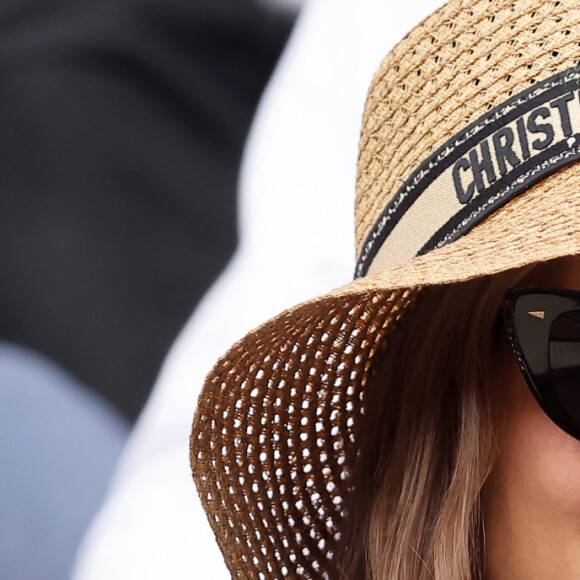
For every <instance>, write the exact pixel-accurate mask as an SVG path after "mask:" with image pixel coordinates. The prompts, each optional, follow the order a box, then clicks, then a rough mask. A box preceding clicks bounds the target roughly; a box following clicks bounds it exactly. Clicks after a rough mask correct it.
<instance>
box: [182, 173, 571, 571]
mask: <svg viewBox="0 0 580 580" xmlns="http://www.w3.org/2000/svg"><path fill="white" fill-rule="evenodd" d="M579 218H580V164H576V165H572V166H569V167H567V168H566V169H563V170H561V171H560V172H558V173H556V174H554V175H552V176H550V177H549V178H547V179H545V180H544V181H542V182H540V183H539V184H537V185H535V186H534V187H532V188H531V189H530V190H529V191H527V192H525V193H523V194H522V195H520V196H519V197H517V198H516V199H514V200H513V201H511V202H510V203H509V204H507V205H506V206H504V207H503V208H501V209H500V210H498V211H497V212H496V213H495V214H493V215H492V216H491V217H489V218H488V219H487V220H485V221H484V222H483V223H481V224H480V225H478V226H477V227H475V228H474V229H473V230H472V231H471V232H469V233H468V234H466V235H465V236H463V237H462V238H460V239H458V240H457V241H455V242H454V243H452V244H449V245H447V246H445V247H443V248H441V249H438V250H434V251H432V252H430V253H428V254H426V255H424V256H420V257H417V258H415V259H413V260H411V261H410V262H408V263H406V264H403V265H401V266H398V267H396V268H393V269H391V270H388V271H384V272H381V273H378V274H375V275H372V276H368V277H365V278H361V279H359V280H356V281H354V282H351V283H350V284H347V285H345V286H343V287H341V288H339V289H337V290H335V291H333V292H331V293H330V294H327V295H325V296H322V297H319V298H316V299H314V300H311V301H309V302H306V303H304V304H301V305H298V306H296V307H294V308H292V309H290V310H287V311H286V312H284V313H282V314H280V315H279V316H277V317H276V318H274V319H272V320H270V321H268V322H266V323H265V324H264V325H262V326H261V327H259V328H258V329H256V330H254V331H252V332H251V333H249V334H248V335H247V336H246V337H245V338H244V339H242V340H241V341H239V342H238V343H237V344H236V345H234V346H233V347H232V348H231V349H230V351H229V352H228V353H227V354H226V355H225V356H224V357H223V358H222V359H221V360H220V361H219V362H218V363H217V365H216V366H215V368H214V369H213V370H212V372H211V373H210V375H209V376H208V378H207V381H206V383H205V386H204V389H203V392H202V393H201V396H200V399H199V406H198V409H197V412H196V415H195V419H194V424H193V432H192V436H191V464H192V468H193V475H194V479H195V482H196V484H197V487H198V491H199V493H200V496H201V499H202V502H203V505H204V507H205V510H206V512H207V514H208V517H209V520H210V523H211V525H212V527H213V530H214V532H215V534H216V537H217V540H218V543H219V545H220V547H221V549H222V551H223V553H224V556H225V559H226V563H227V565H228V567H229V569H230V571H231V573H232V575H233V577H236V578H259V577H260V578H280V577H295V576H297V575H303V576H304V577H307V578H312V577H324V576H325V575H326V576H327V577H331V578H332V577H333V568H332V556H333V549H334V546H335V544H336V542H337V541H338V539H339V538H340V532H341V521H342V519H343V516H344V513H343V512H344V508H343V504H344V501H343V500H344V497H345V496H346V494H347V493H349V491H348V482H349V473H350V472H349V466H350V465H352V460H353V458H354V456H355V454H356V437H355V434H356V432H357V424H358V422H359V421H360V420H361V418H362V417H363V415H362V413H361V411H362V409H363V405H362V400H363V398H364V386H365V383H366V381H367V378H368V376H369V372H370V370H371V369H372V368H373V365H374V364H375V361H376V356H377V353H378V352H379V349H380V348H384V347H385V346H386V348H388V341H389V340H391V339H392V338H393V336H396V323H397V320H400V319H401V317H402V316H403V314H404V313H405V311H406V310H407V308H408V307H409V306H410V305H411V304H412V303H413V301H414V300H415V298H416V296H417V294H418V292H420V289H421V287H424V286H427V285H436V284H450V283H455V282H459V281H464V280H468V279H470V278H474V277H478V276H483V275H490V274H496V273H499V272H504V271H506V270H510V269H514V268H521V267H523V266H526V265H529V264H533V263H536V262H542V261H547V260H551V259H555V258H558V257H562V256H568V255H574V254H580V219H579Z"/></svg>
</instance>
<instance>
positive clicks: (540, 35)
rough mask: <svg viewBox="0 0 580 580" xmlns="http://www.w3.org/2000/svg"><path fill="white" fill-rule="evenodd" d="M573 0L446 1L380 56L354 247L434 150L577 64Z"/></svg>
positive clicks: (579, 16)
mask: <svg viewBox="0 0 580 580" xmlns="http://www.w3.org/2000/svg"><path fill="white" fill-rule="evenodd" d="M579 26H580V3H578V2H576V1H575V0H563V1H549V2H539V1H532V0H514V1H509V0H505V1H502V0H479V1H475V2H473V1H471V2H467V1H463V2H450V3H449V4H447V5H445V6H444V7H443V8H442V9H440V10H439V11H438V12H436V13H435V14H434V15H432V16H431V17H430V18H428V19H426V20H425V21H424V22H423V23H422V24H421V25H419V26H418V27H417V28H416V29H414V30H413V31H412V32H411V33H410V34H409V35H408V36H407V37H406V38H405V39H404V40H403V41H402V42H401V43H400V44H399V45H398V46H397V47H396V48H395V49H394V50H393V51H392V52H391V53H390V54H389V55H388V56H387V57H386V58H385V59H384V61H383V63H382V65H381V67H380V68H379V71H378V72H377V74H376V75H375V78H374V81H373V85H372V87H371V91H370V94H369V98H368V101H367V106H366V111H365V118H364V126H363V133H362V135H363V136H362V140H361V145H360V160H359V179H358V188H357V189H358V191H357V203H356V215H357V220H356V222H357V229H356V234H357V235H356V241H357V254H359V253H360V251H361V247H362V244H363V242H364V240H365V238H366V236H367V234H368V232H369V230H370V229H371V227H372V225H373V224H374V222H375V220H376V217H377V215H378V213H380V211H381V210H382V209H383V207H385V205H386V203H387V202H388V200H389V198H390V197H392V195H393V194H394V193H395V191H396V190H397V189H399V186H400V185H401V184H402V183H403V182H404V180H405V179H406V178H407V177H408V176H409V174H410V173H411V172H412V171H413V170H414V169H416V168H417V167H418V166H419V165H420V163H421V162H422V161H424V160H425V159H426V158H427V157H428V156H429V155H430V154H431V153H433V151H435V150H436V149H437V148H438V147H440V146H441V145H442V144H443V143H444V142H445V141H447V140H448V139H449V138H450V137H451V136H452V135H454V134H455V133H457V132H458V131H459V130H460V129H461V128H462V127H466V126H468V125H469V124H470V123H472V122H474V121H475V120H476V119H477V118H479V117H480V116H481V115H482V114H483V113H485V112H487V111H489V110H490V109H493V108H494V107H497V106H498V105H500V104H501V103H503V102H504V101H506V100H507V99H508V98H509V97H510V96H512V95H513V94H516V93H519V92H521V91H523V90H525V89H527V88H529V87H530V86H531V85H532V84H534V83H535V82H537V81H538V80H542V79H546V78H548V77H550V76H552V75H553V74H554V73H556V72H558V71H563V70H567V69H569V68H572V67H575V66H577V65H578V62H579V57H580V49H579V41H580V29H579Z"/></svg>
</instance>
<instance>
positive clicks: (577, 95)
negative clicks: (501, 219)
mask: <svg viewBox="0 0 580 580" xmlns="http://www.w3.org/2000/svg"><path fill="white" fill-rule="evenodd" d="M578 159H580V70H579V69H577V68H574V69H571V70H568V71H566V72H563V73H559V74H557V75H555V76H553V77H551V78H549V79H547V80H545V81H542V82H541V83H537V84H535V85H533V86H532V87H530V88H529V89H528V90H526V91H524V92H522V93H520V94H518V95H516V96H514V97H512V98H510V99H509V100H508V101H506V102H505V103H504V104H502V105H500V106H499V107H496V108H495V109H493V110H492V111H490V112H488V113H486V114H485V115H484V116H482V117H481V118H480V119H479V120H477V121H476V122H475V123H473V124H471V125H470V126H469V127H467V128H466V129H464V130H463V131H462V132H460V133H458V134H457V135H455V136H454V137H453V138H452V139H450V140H449V141H448V142H447V143H445V144H444V145H443V146H442V147H440V148H439V149H438V150H437V151H436V152H435V153H434V154H433V155H432V156H431V157H430V158H429V159H428V160H427V161H426V162H424V163H423V164H422V165H421V166H420V167H419V168H418V169H417V170H416V171H415V172H414V173H413V174H412V175H411V177H410V178H409V179H408V180H407V181H406V182H405V184H404V185H403V187H401V189H400V190H399V192H398V193H397V194H396V195H395V196H394V197H393V198H392V200H391V201H390V203H389V204H388V205H387V207H386V208H385V209H384V211H383V212H382V214H381V216H380V217H379V219H378V220H377V222H376V223H375V225H374V227H373V229H372V230H371V232H370V234H369V235H368V237H367V239H366V242H365V244H364V245H363V249H362V252H361V255H360V256H359V259H358V262H357V268H356V277H361V276H365V275H366V274H372V273H375V272H379V271H382V270H385V269H387V268H389V267H393V266H396V265H398V264H400V263H403V262H406V261H407V260H409V259H411V258H412V257H414V256H416V255H420V254H424V253H426V252H428V251H430V250H431V249H434V248H437V247H441V246H443V245H445V244H447V243H450V242H453V241H454V240H456V239H457V238H458V237H460V236H461V235H463V234H465V233H466V232H468V231H469V230H470V229H471V228H473V227H474V226H475V225H476V224H478V223H479V222H481V221H482V220H483V219H484V218H485V217H486V216H488V215H490V214H491V213H493V212H494V211H495V210H497V209H498V208H499V207H501V206H502V205H504V204H505V203H506V202H507V201H509V200H510V199H512V198H514V197H515V196H517V195H519V194H521V193H522V192H524V191H525V190H526V189H528V188H529V187H530V186H532V185H533V184H535V183H537V182H538V181H540V180H542V179H544V178H546V177H547V176H548V175H550V174H551V173H553V172H554V171H556V170H558V169H559V168H561V167H563V166H565V165H568V164H570V163H572V162H574V161H576V160H578ZM426 215H428V216H429V217H428V219H425V216H426Z"/></svg>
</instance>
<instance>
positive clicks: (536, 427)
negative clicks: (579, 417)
mask: <svg viewBox="0 0 580 580" xmlns="http://www.w3.org/2000/svg"><path fill="white" fill-rule="evenodd" d="M521 285H522V286H542V287H547V288H567V289H574V290H580V258H578V257H574V258H563V259H560V260H558V261H557V262H552V263H549V264H546V265H542V266H539V267H538V268H536V269H535V270H534V271H533V272H532V273H531V274H530V275H529V276H528V277H527V278H525V279H524V281H523V282H522V284H521ZM498 355H499V356H498V364H497V368H496V369H495V374H494V384H493V385H491V400H492V414H493V417H494V424H495V429H496V433H497V446H498V450H499V455H498V459H497V461H496V463H495V465H494V468H493V470H492V473H491V475H490V478H489V480H488V483H487V484H486V488H485V491H484V520H485V533H486V580H575V579H580V441H577V440H576V439H574V438H573V437H571V436H570V435H568V434H566V433H565V432H564V431H562V430H561V429H560V428H559V427H557V426H556V425H555V424H554V423H552V421H551V420H550V419H549V418H548V417H547V415H546V414H545V413H544V412H543V411H542V409H541V408H540V407H539V405H538V403H537V402H536V400H535V399H534V397H533V395H532V394H531V392H530V389H529V388H528V386H527V384H526V381H525V379H524V377H523V375H522V373H521V371H520V370H519V367H518V365H517V363H516V361H515V357H514V354H513V352H512V351H511V348H510V347H509V346H507V345H506V346H505V348H504V347H503V345H502V347H501V348H500V352H499V353H498ZM578 386H579V388H580V384H579V385H578Z"/></svg>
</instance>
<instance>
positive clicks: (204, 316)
mask: <svg viewBox="0 0 580 580" xmlns="http://www.w3.org/2000/svg"><path fill="white" fill-rule="evenodd" d="M442 3H443V2H442V0H410V1H409V2H393V1H392V0H311V1H310V2H307V3H306V6H305V8H304V9H303V11H302V13H301V15H300V17H299V20H298V23H297V25H296V27H295V30H294V32H293V34H292V36H291V39H290V41H289V44H288V46H287V48H286V50H285V52H284V54H283V56H282V59H281V61H280V63H279V66H278V68H277V70H276V72H275V74H274V76H273V78H272V80H271V82H270V84H269V86H268V88H267V90H266V92H265V94H264V96H263V99H262V102H261V104H260V107H259V110H258V113H257V116H256V119H255V122H254V124H253V127H252V130H251V133H250V136H249V140H248V143H247V146H246V152H245V155H244V160H243V164H242V172H241V178H240V186H239V207H240V245H239V248H238V250H237V252H236V254H235V256H234V258H233V259H232V261H231V263H230V264H229V266H228V267H227V269H226V271H225V272H224V273H223V275H222V276H221V278H220V279H219V280H218V281H217V282H216V283H215V285H214V286H213V288H212V289H211V290H210V292H209V293H208V294H207V296H206V297H205V298H204V300H203V301H202V303H201V304H200V306H199V307H198V308H197V310H196V312H195V313H194V315H193V316H192V317H191V319H190V320H189V321H188V322H187V324H186V326H185V328H184V329H183V331H182V333H181V335H180V336H179V338H178V339H177V341H176V342H175V344H174V346H173V348H172V349H171V351H170V353H169V355H168V357H167V359H166V361H165V363H164V366H163V368H162V371H161V373H160V376H159V378H158V380H157V384H156V386H155V388H154V391H153V394H152V396H151V398H150V400H149V402H148V404H147V406H146V408H145V410H144V411H143V413H142V415H141V417H140V419H139V421H138V423H137V425H136V427H135V429H134V432H133V434H132V436H131V438H130V440H129V443H128V445H127V447H126V450H125V452H124V455H123V457H122V460H121V462H120V464H119V467H118V470H117V473H116V476H115V478H114V480H113V482H112V486H111V489H110V492H109V495H108V499H107V501H106V503H105V505H104V506H103V508H102V510H101V512H100V514H99V515H98V517H97V518H96V520H95V521H94V523H93V525H92V527H91V529H90V531H89V533H88V534H87V536H86V538H85V540H84V543H83V546H82V548H81V551H80V553H79V558H78V561H77V566H76V572H75V574H74V578H75V580H103V579H107V580H116V579H119V580H121V579H122V580H127V579H133V578H135V579H137V578H138V579H139V580H149V579H160V578H171V579H172V580H175V579H181V578H188V579H193V578H203V579H204V580H213V579H215V580H221V579H226V578H229V573H228V572H227V569H226V568H225V565H224V563H223V558H222V556H221V553H220V551H219V549H218V547H217V544H216V542H215V539H214V536H213V533H212V531H211V529H210V527H209V524H208V522H207V520H206V516H205V513H204V512H203V509H202V508H201V503H200V500H199V498H198V496H197V491H196V489H195V486H194V484H193V481H192V477H191V472H190V467H189V434H190V430H191V423H192V419H193V414H194V411H195V407H196V400H197V397H198V395H199V393H200V391H201V387H202V384H203V380H204V377H205V376H206V374H207V373H208V372H209V371H210V369H211V367H212V366H213V363H214V362H215V361H216V359H217V358H218V357H219V356H221V355H222V354H223V353H224V352H225V351H226V350H227V348H228V347H229V346H230V345H231V344H232V343H233V342H234V341H235V340H237V339H238V338H240V337H242V336H243V335H244V334H245V333H247V332H248V331H249V330H250V329H252V328H253V327H255V326H257V325H258V324H260V323H261V322H263V321H264V320H266V319H267V318H270V317H272V316H274V315H275V314H277V313H278V312H280V311H281V310H283V309H284V308H286V307H290V306H292V305H294V304H295V303H297V302H300V301H302V300H305V299H308V298H311V297H313V296H314V295H316V294H321V293H324V292H327V291H329V290H331V289H332V288H334V287H337V286H340V285H343V284H345V283H347V282H349V281H350V280H351V279H352V274H353V271H354V257H355V256H354V197H355V181H356V162H357V155H358V139H359V133H360V126H361V120H362V113H363V108H364V102H365V99H366V93H367V90H368V87H369V84H370V82H371V79H372V75H373V73H374V71H375V70H376V69H377V67H378V65H379V64H380V61H381V60H382V58H383V57H384V55H385V54H386V53H387V52H388V51H389V50H390V49H391V48H392V47H393V46H394V45H395V44H396V43H397V42H398V41H399V40H401V38H402V37H403V36H404V35H405V34H406V33H407V32H408V31H409V30H410V29H411V28H412V27H413V26H414V25H416V24H417V23H418V22H419V20H420V19H422V18H424V17H426V16H427V15H429V14H430V13H431V12H432V11H433V10H435V9H436V8H438V7H439V6H440V5H441V4H442Z"/></svg>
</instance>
